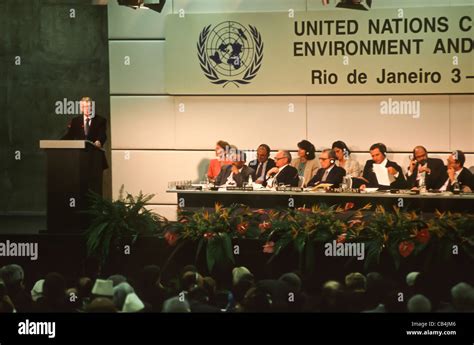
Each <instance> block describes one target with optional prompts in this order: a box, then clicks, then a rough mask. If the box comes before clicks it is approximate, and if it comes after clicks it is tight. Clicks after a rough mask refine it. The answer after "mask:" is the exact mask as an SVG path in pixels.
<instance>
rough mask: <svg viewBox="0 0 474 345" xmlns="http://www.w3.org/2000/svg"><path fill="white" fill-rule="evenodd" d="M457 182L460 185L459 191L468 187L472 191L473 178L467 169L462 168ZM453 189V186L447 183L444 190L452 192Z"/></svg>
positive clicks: (473, 186)
mask: <svg viewBox="0 0 474 345" xmlns="http://www.w3.org/2000/svg"><path fill="white" fill-rule="evenodd" d="M446 169H447V168H446ZM446 178H447V177H446ZM458 182H459V184H460V187H461V190H462V187H463V186H468V187H469V188H471V190H473V191H474V176H473V175H472V173H471V172H470V171H469V169H468V168H465V167H463V168H462V170H461V173H460V174H459V176H458ZM444 183H446V180H444V182H443V184H444ZM453 187H454V186H453V185H452V184H451V181H449V183H448V187H447V188H446V190H448V191H451V192H452V191H453Z"/></svg>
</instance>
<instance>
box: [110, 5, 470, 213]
mask: <svg viewBox="0 0 474 345" xmlns="http://www.w3.org/2000/svg"><path fill="white" fill-rule="evenodd" d="M331 3H334V1H333V2H331ZM446 3H447V1H446V0H426V1H421V0H420V1H415V0H397V1H389V0H383V1H380V0H379V1H374V7H379V8H381V7H385V8H387V7H388V8H391V7H392V8H401V7H402V8H408V7H420V6H427V5H430V6H443V5H446ZM448 3H449V4H450V5H453V6H454V5H474V0H451V1H449V2H448ZM289 9H292V10H294V11H306V10H327V9H328V8H324V7H323V6H322V4H321V1H320V0H240V1H239V0H219V1H216V0H174V1H167V4H166V6H165V8H164V10H163V13H161V14H158V13H156V12H154V11H151V10H136V11H134V10H131V9H129V8H126V7H120V6H118V4H117V2H116V1H109V5H108V11H109V39H110V41H109V56H110V90H111V91H110V92H111V132H112V133H111V134H112V135H111V136H112V139H111V143H112V166H113V170H112V184H113V194H114V197H117V194H118V191H119V189H120V186H121V185H122V184H123V185H124V186H125V190H126V191H128V192H130V193H133V194H136V193H138V192H139V191H140V190H141V191H143V192H144V193H148V194H155V197H154V198H153V199H152V200H151V202H150V208H152V209H153V210H155V211H157V212H158V213H161V214H163V215H165V216H167V217H169V218H171V219H173V218H174V217H175V210H176V207H175V203H176V195H175V194H169V193H166V188H167V186H168V182H169V181H176V180H193V181H199V180H202V179H203V177H204V174H205V172H206V169H207V164H208V162H209V160H210V159H212V158H213V151H212V149H213V147H214V144H215V142H216V141H217V140H219V139H225V140H228V141H229V142H231V143H232V144H235V145H237V146H238V147H239V148H242V149H254V148H256V147H257V146H258V144H260V143H263V142H264V143H267V144H269V145H270V146H271V148H272V149H273V150H277V149H290V150H295V149H296V143H297V142H298V141H300V140H301V139H304V138H305V139H308V140H310V141H312V142H313V143H314V144H315V146H316V147H317V149H322V148H325V147H328V146H330V145H331V143H332V142H333V141H334V140H339V139H340V140H344V141H346V143H347V144H348V145H349V146H350V147H351V148H352V149H353V150H354V151H356V152H355V153H354V158H356V159H358V160H359V161H360V162H361V164H363V163H364V162H365V160H366V159H368V158H369V156H368V153H367V152H366V151H367V149H368V147H369V146H370V145H371V144H373V143H374V142H378V141H382V142H384V143H385V144H386V145H387V146H388V148H389V150H390V151H392V152H393V153H390V154H389V158H390V159H393V160H395V161H397V162H398V163H399V164H401V165H402V166H403V167H406V166H407V164H408V152H409V151H410V150H411V149H412V148H413V146H415V145H417V144H423V145H425V146H426V147H427V148H428V149H429V150H431V151H434V152H436V153H435V154H433V155H432V156H434V157H436V156H439V157H440V158H442V159H443V160H444V159H446V157H447V153H448V152H449V151H451V150H454V149H462V150H464V151H466V152H470V153H469V154H468V162H467V164H466V165H467V166H473V165H474V154H473V152H474V95H454V96H453V95H451V96H448V95H425V96H413V95H411V96H331V97H329V96H305V95H301V96H185V97H183V96H180V97H173V96H169V95H166V94H165V85H164V80H165V78H164V76H165V73H166V66H165V65H164V53H165V50H166V32H165V30H164V28H165V16H166V14H169V13H180V11H184V14H185V15H186V13H205V12H239V11H245V12H259V11H279V12H282V11H288V10H289ZM177 54H179V52H177ZM126 59H129V61H130V64H129V65H126V64H125V63H124V62H125V60H126ZM189 82H192V80H190V81H189ZM389 98H391V99H392V100H395V101H397V100H403V101H408V100H413V101H419V102H420V105H421V114H420V116H419V117H418V118H414V117H413V116H410V115H383V114H381V112H380V107H381V104H380V103H381V102H382V101H387V100H388V99H389ZM273 154H274V153H273Z"/></svg>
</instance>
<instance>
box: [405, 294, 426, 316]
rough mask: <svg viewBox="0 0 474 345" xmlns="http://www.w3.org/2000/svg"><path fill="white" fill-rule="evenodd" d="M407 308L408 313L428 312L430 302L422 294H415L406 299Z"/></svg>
mask: <svg viewBox="0 0 474 345" xmlns="http://www.w3.org/2000/svg"><path fill="white" fill-rule="evenodd" d="M407 310H408V312H409V313H429V312H430V311H431V302H430V300H429V299H428V298H426V297H425V296H423V295H415V296H413V297H412V298H410V299H409V300H408V303H407Z"/></svg>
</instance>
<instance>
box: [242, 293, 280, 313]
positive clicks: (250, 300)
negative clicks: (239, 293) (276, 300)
mask: <svg viewBox="0 0 474 345" xmlns="http://www.w3.org/2000/svg"><path fill="white" fill-rule="evenodd" d="M272 305H273V301H272V297H271V296H270V294H269V293H267V292H266V291H264V290H263V289H261V288H259V287H252V288H250V290H248V291H247V293H246V294H245V297H244V300H243V301H242V307H243V311H244V312H247V313H265V312H270V311H271V310H272Z"/></svg>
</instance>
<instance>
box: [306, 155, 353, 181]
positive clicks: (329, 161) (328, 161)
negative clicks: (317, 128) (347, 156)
mask: <svg viewBox="0 0 474 345" xmlns="http://www.w3.org/2000/svg"><path fill="white" fill-rule="evenodd" d="M336 160H337V156H336V152H334V150H331V149H325V150H323V151H322V152H321V154H320V155H319V163H320V164H321V168H319V169H318V171H316V175H314V176H313V178H312V179H311V180H310V181H309V182H308V187H312V186H317V185H318V184H322V183H329V184H332V187H334V188H338V187H339V185H340V184H341V182H342V179H343V177H344V176H346V171H345V170H344V168H341V167H338V166H337V165H336Z"/></svg>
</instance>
